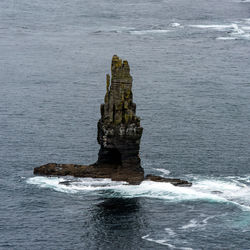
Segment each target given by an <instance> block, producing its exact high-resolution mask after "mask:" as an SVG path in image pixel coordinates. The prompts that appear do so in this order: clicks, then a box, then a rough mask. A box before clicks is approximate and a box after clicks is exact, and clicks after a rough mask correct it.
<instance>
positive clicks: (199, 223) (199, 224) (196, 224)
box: [181, 216, 215, 230]
mask: <svg viewBox="0 0 250 250" xmlns="http://www.w3.org/2000/svg"><path fill="white" fill-rule="evenodd" d="M214 217H215V216H208V217H206V218H205V219H203V220H200V219H191V220H190V221H189V222H188V223H187V224H186V225H183V226H182V227H181V229H184V230H185V229H190V228H205V226H206V225H207V222H208V221H209V220H210V219H213V218H214Z"/></svg>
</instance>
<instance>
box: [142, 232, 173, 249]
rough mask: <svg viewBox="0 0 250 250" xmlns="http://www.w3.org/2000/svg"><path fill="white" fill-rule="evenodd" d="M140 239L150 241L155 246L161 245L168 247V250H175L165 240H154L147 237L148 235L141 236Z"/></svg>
mask: <svg viewBox="0 0 250 250" xmlns="http://www.w3.org/2000/svg"><path fill="white" fill-rule="evenodd" d="M142 239H144V240H147V241H151V242H155V243H157V244H160V245H163V246H168V247H169V248H170V249H175V248H176V247H175V246H174V245H172V244H170V243H168V242H167V240H165V239H162V240H156V239H153V238H150V237H149V234H147V235H145V236H142Z"/></svg>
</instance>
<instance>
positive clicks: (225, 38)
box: [216, 36, 237, 40]
mask: <svg viewBox="0 0 250 250" xmlns="http://www.w3.org/2000/svg"><path fill="white" fill-rule="evenodd" d="M216 39H217V40H236V39H237V38H236V37H230V36H220V37H217V38H216Z"/></svg>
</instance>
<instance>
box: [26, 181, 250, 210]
mask: <svg viewBox="0 0 250 250" xmlns="http://www.w3.org/2000/svg"><path fill="white" fill-rule="evenodd" d="M65 181H66V182H67V185H65V184H63V182H65ZM60 182H61V183H60ZM27 183H29V184H33V185H37V186H39V187H41V188H49V189H54V190H55V191H59V192H65V193H77V192H98V191H102V190H106V191H110V192H107V195H109V196H110V197H121V196H122V197H126V198H133V197H146V198H153V199H162V200H166V201H169V202H180V201H186V200H204V201H208V202H220V203H228V204H233V205H236V206H238V207H239V208H241V209H242V210H244V211H250V187H249V185H247V184H244V183H242V182H241V181H239V180H237V179H230V178H227V179H225V178H224V179H223V180H220V179H215V178H213V179H201V178H198V179H197V180H196V181H194V182H193V186H192V187H176V186H173V185H172V184H170V183H163V182H153V181H143V182H142V183H141V184H140V185H128V184H127V183H126V182H116V181H111V180H110V179H92V178H71V179H69V178H62V177H60V178H57V177H49V178H48V177H41V176H39V177H31V178H29V179H28V180H27Z"/></svg>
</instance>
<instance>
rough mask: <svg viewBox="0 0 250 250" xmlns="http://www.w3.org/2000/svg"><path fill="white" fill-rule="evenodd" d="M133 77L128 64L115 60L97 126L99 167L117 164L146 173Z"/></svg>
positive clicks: (114, 58) (108, 78) (116, 57)
mask: <svg viewBox="0 0 250 250" xmlns="http://www.w3.org/2000/svg"><path fill="white" fill-rule="evenodd" d="M132 81H133V79H132V76H131V75H130V69H129V65H128V62H127V61H122V60H121V59H120V58H119V57H118V56H116V55H115V56H113V59H112V64H111V84H110V76H109V75H107V83H106V84H107V86H106V95H105V98H104V104H101V119H100V120H99V122H98V136H97V140H98V143H99V144H100V145H101V148H100V151H99V157H98V161H97V164H98V165H101V164H104V163H106V164H114V165H120V166H121V167H122V168H133V169H134V170H136V171H140V172H141V173H143V169H142V168H141V165H140V157H139V149H140V140H141V136H142V131H143V129H142V127H141V126H140V118H139V117H137V116H136V105H135V103H133V93H132Z"/></svg>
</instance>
